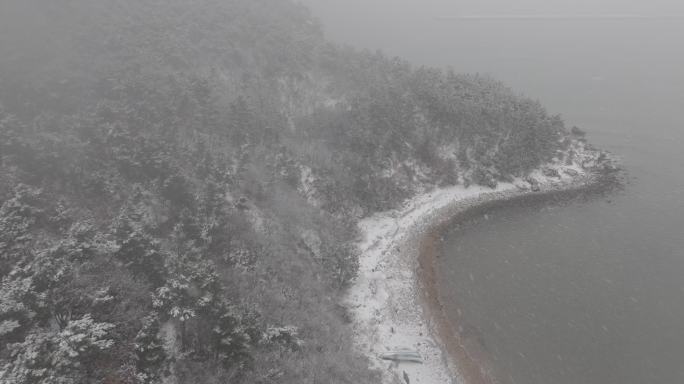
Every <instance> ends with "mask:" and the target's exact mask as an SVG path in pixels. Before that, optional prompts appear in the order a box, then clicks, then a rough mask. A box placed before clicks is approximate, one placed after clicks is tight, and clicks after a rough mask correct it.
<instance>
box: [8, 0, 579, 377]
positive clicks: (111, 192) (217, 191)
mask: <svg viewBox="0 0 684 384" xmlns="http://www.w3.org/2000/svg"><path fill="white" fill-rule="evenodd" d="M576 145H577V142H576V141H575V140H574V139H573V136H572V134H571V133H569V132H568V131H567V130H566V128H565V127H564V124H563V122H562V120H561V119H560V118H559V117H557V116H551V115H549V114H548V113H547V112H546V111H545V110H544V108H542V106H541V105H540V104H539V103H537V102H535V101H532V100H529V99H526V98H523V97H520V96H518V95H516V94H515V93H514V92H512V91H511V90H510V89H508V88H507V87H505V86H503V85H502V84H501V83H499V82H497V81H494V80H492V79H490V78H487V77H482V76H475V75H457V74H454V73H451V72H449V71H442V70H437V69H432V68H414V67H412V66H411V65H409V64H408V63H407V62H405V61H402V60H400V59H392V58H388V57H385V56H383V55H382V54H381V53H371V52H360V51H356V50H353V49H350V48H347V47H341V46H338V45H334V44H331V43H329V42H327V41H326V40H325V37H324V35H323V33H322V28H321V26H320V25H319V24H318V22H317V21H316V20H315V19H313V18H312V16H311V15H310V14H309V13H308V11H307V9H305V8H303V7H302V6H299V5H296V4H294V3H292V2H290V1H286V0H223V1H220V0H192V1H188V0H151V1H138V0H118V1H110V0H51V1H38V0H28V1H27V0H4V1H2V2H1V3H0V205H1V207H0V279H1V283H0V284H1V287H0V383H2V384H36V383H40V384H48V383H50V384H81V383H84V384H85V383H106V384H118V383H126V384H133V383H160V382H165V383H226V382H236V383H241V382H242V383H360V382H372V381H373V380H375V378H376V374H375V373H374V372H372V371H370V370H369V369H368V362H367V361H366V360H365V358H364V357H362V356H360V355H359V354H358V353H357V352H355V349H354V347H353V346H352V341H351V340H352V337H351V330H350V329H349V327H348V322H349V319H348V315H347V313H346V310H345V308H343V307H342V306H341V305H340V304H339V301H340V300H339V299H340V297H341V296H342V295H343V294H344V289H345V287H346V286H347V285H348V284H349V283H350V281H351V279H353V277H354V275H355V273H356V268H357V254H356V252H357V250H356V249H355V247H354V241H355V237H356V222H357V221H358V220H359V219H360V218H361V217H364V216H366V215H368V214H370V213H373V212H377V211H380V210H386V209H390V208H392V207H395V206H397V204H399V203H400V202H402V201H403V200H405V199H406V198H408V197H410V196H413V195H415V194H416V193H419V192H422V191H424V190H426V189H428V188H431V187H434V186H442V185H453V184H459V183H463V184H473V183H474V184H483V185H490V186H494V185H496V183H497V182H498V181H501V180H511V179H512V178H514V177H524V176H525V175H526V174H527V173H528V172H530V171H531V170H534V169H537V168H539V167H540V166H542V165H544V164H546V163H548V162H552V161H555V162H557V163H563V162H565V163H572V162H573V161H574V160H575V159H574V158H573V157H574V149H573V148H575V146H576Z"/></svg>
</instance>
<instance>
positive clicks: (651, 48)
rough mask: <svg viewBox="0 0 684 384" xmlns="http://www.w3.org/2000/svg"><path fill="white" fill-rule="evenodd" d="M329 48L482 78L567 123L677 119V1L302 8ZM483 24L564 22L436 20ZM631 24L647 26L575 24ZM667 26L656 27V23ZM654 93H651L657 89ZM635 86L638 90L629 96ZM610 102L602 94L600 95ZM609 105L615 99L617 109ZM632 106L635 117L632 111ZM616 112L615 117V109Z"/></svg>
mask: <svg viewBox="0 0 684 384" xmlns="http://www.w3.org/2000/svg"><path fill="white" fill-rule="evenodd" d="M305 3H306V4H309V5H310V6H311V7H312V9H313V12H314V15H315V16H317V17H319V18H320V19H321V20H322V22H323V24H324V26H325V30H326V31H327V33H328V36H329V37H330V38H332V39H333V40H337V41H340V42H344V43H348V44H351V45H354V46H358V47H363V48H367V49H371V50H375V49H382V50H383V51H385V52H386V53H388V54H389V55H397V56H401V57H404V58H407V59H409V60H410V61H411V62H413V63H414V64H417V65H431V66H440V67H447V66H448V67H452V68H454V69H455V70H456V71H457V72H472V73H475V72H477V73H487V74H491V75H493V76H494V77H496V78H499V79H501V80H503V81H505V82H506V83H507V84H509V85H511V86H512V87H514V88H515V89H516V90H517V91H520V92H524V93H526V94H528V95H529V96H531V97H534V98H538V99H540V100H542V101H543V103H544V104H545V105H547V106H548V107H549V108H550V109H551V110H552V111H554V112H559V113H562V114H563V115H564V116H566V117H567V118H570V120H574V119H575V118H580V117H589V116H590V115H595V114H596V113H599V112H600V111H599V110H602V109H603V110H605V109H613V110H615V109H618V110H619V113H623V114H624V113H627V114H633V113H634V114H635V115H634V116H631V117H639V116H642V117H643V115H644V112H645V111H644V110H643V109H644V108H655V109H658V110H659V111H660V110H662V109H667V110H668V111H669V112H673V111H675V110H676V109H677V108H678V106H677V104H678V103H677V102H675V100H682V96H683V93H682V91H681V89H682V88H684V87H682V85H684V72H682V69H681V68H683V67H684V49H683V48H682V46H681V38H682V36H684V26H683V25H684V24H683V23H682V19H681V16H684V5H683V4H682V3H681V2H677V1H666V0H660V1H634V0H632V1H607V0H602V1H589V0H584V1H562V0H555V1H530V0H527V1H438V0H428V1H407V0H400V1H392V0H370V1H364V0H351V1H344V2H341V1H334V0H308V1H305ZM487 15H514V16H515V15H551V16H571V17H572V16H576V17H577V19H571V20H554V19H552V20H534V21H530V20H459V19H454V20H438V19H437V18H439V17H459V16H487ZM598 15H607V16H610V15H613V16H618V17H619V16H620V15H627V16H629V15H637V16H646V17H653V18H654V19H653V20H634V19H622V20H621V19H619V18H617V19H612V20H591V19H589V20H582V18H581V17H582V16H598ZM663 16H666V17H671V18H672V19H670V20H662V19H661V20H655V19H657V18H659V17H663ZM656 84H657V86H656ZM634 87H636V88H634ZM606 93H608V94H609V95H608V94H606ZM616 98H619V100H617V99H616ZM636 107H640V108H636ZM614 112H618V111H617V110H615V111H614Z"/></svg>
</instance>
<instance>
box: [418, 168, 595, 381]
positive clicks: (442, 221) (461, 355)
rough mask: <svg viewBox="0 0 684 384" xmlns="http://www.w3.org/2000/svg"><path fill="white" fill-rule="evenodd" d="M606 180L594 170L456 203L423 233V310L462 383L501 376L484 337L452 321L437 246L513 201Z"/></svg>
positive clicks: (546, 197) (560, 197) (566, 196)
mask: <svg viewBox="0 0 684 384" xmlns="http://www.w3.org/2000/svg"><path fill="white" fill-rule="evenodd" d="M603 181H604V180H602V175H601V174H598V173H589V174H586V175H583V176H581V177H578V178H577V179H575V180H572V181H571V182H569V183H562V184H555V183H554V184H542V185H541V188H540V190H539V191H537V192H528V191H515V190H511V191H503V192H498V193H497V192H495V193H492V194H486V195H483V196H480V197H478V198H477V199H475V200H474V201H470V202H466V201H464V202H461V203H460V204H455V206H454V207H453V208H452V210H450V212H449V213H448V214H447V215H446V216H441V217H438V218H436V220H434V221H433V222H432V224H431V225H430V226H428V227H427V228H426V230H425V231H424V232H423V234H422V236H420V238H419V239H418V242H417V244H418V253H417V254H418V264H419V267H418V270H417V278H418V281H419V286H420V291H421V294H422V300H423V301H422V304H423V306H424V313H425V316H426V317H427V318H428V319H429V322H430V323H431V324H432V329H431V331H432V332H433V335H434V337H435V339H436V340H438V342H439V345H440V348H441V349H442V351H443V353H444V355H445V358H446V359H447V364H448V366H449V369H450V370H451V371H452V372H453V373H454V374H455V375H458V376H459V377H460V378H461V380H462V382H463V384H497V383H498V380H497V378H496V375H495V373H494V368H493V366H492V364H491V362H490V360H489V357H488V354H487V352H486V351H485V350H484V349H483V347H482V345H481V343H480V340H478V339H477V338H476V337H472V336H469V335H467V331H466V330H464V329H463V327H462V324H461V323H460V322H459V321H458V319H452V318H450V317H449V316H447V315H446V314H445V312H444V308H443V305H442V303H441V300H440V295H439V289H438V286H437V280H436V279H437V276H436V271H435V264H436V261H437V260H436V259H437V258H438V257H439V256H440V251H441V250H440V249H439V245H438V244H439V243H440V242H441V239H442V237H443V235H444V233H445V232H446V231H448V230H449V229H450V228H452V227H453V226H454V225H457V224H458V223H462V222H465V221H467V220H469V219H472V218H475V217H478V216H481V215H483V214H486V213H488V212H491V210H495V209H497V208H502V207H505V206H509V205H511V204H519V203H528V202H552V203H553V202H556V203H558V202H563V201H567V200H570V199H573V198H575V197H577V196H583V195H586V194H591V193H598V192H599V191H602V190H603V188H604V183H603Z"/></svg>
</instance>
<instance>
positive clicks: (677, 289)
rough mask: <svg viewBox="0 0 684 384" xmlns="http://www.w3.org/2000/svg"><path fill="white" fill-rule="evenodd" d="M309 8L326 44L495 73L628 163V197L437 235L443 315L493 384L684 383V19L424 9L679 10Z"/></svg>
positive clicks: (427, 5)
mask: <svg viewBox="0 0 684 384" xmlns="http://www.w3.org/2000/svg"><path fill="white" fill-rule="evenodd" d="M311 3H312V5H313V8H314V12H315V13H316V14H317V15H319V16H320V17H321V19H322V21H323V24H324V25H326V28H327V30H328V31H329V35H330V37H332V38H333V39H335V40H338V41H342V42H347V43H350V44H352V45H356V46H362V47H367V48H383V49H384V50H385V51H386V52H388V53H390V54H393V55H394V54H396V55H400V56H403V57H406V58H408V59H410V60H411V61H413V62H414V63H417V64H428V65H438V66H447V65H449V66H452V67H453V68H454V69H455V70H456V71H458V72H480V73H488V74H491V75H493V76H494V77H497V78H499V79H501V80H503V81H505V82H506V83H508V84H509V85H511V86H512V87H513V88H514V89H516V90H519V91H521V92H523V93H525V94H527V95H529V96H531V97H534V98H537V99H539V100H541V101H542V103H543V104H545V105H546V106H547V107H548V109H549V110H550V111H552V112H557V113H561V114H562V115H563V117H564V118H565V120H566V121H567V122H568V124H569V125H577V126H580V127H581V128H583V129H585V130H586V131H588V132H589V140H590V141H591V142H593V143H594V144H596V145H597V146H599V147H602V148H606V149H608V150H611V151H612V152H614V153H616V154H618V155H619V156H621V157H622V158H623V162H624V165H625V167H626V168H627V170H628V172H629V175H630V178H631V182H630V183H629V185H628V186H627V188H626V189H625V190H624V191H623V192H620V193H617V194H615V195H613V196H609V197H599V198H593V199H589V200H588V201H587V200H579V201H575V202H569V203H565V204H561V205H557V204H548V203H539V204H523V205H519V206H516V205H514V206H510V207H506V208H500V209H496V210H493V211H491V212H489V213H488V214H487V216H486V217H485V216H484V215H482V216H480V217H479V218H477V219H475V220H473V221H472V222H470V223H469V224H468V225H464V226H460V227H458V228H453V229H452V230H451V231H450V232H449V233H448V234H447V235H446V236H445V238H444V244H443V247H444V252H443V254H442V255H441V257H440V259H439V261H438V264H439V265H438V266H437V267H438V268H437V270H438V271H439V276H438V277H439V286H440V295H441V297H442V300H443V303H444V305H445V309H446V310H447V312H448V313H449V314H450V315H451V316H453V317H458V318H460V319H461V321H462V322H463V323H464V324H466V328H467V332H468V333H469V334H470V335H471V336H472V335H475V336H474V337H476V338H477V339H478V340H479V342H480V343H481V345H482V346H483V348H484V349H485V350H486V351H487V352H488V354H489V356H490V358H491V360H492V362H493V366H494V367H495V370H496V372H497V376H498V377H499V379H500V380H501V382H502V383H504V384H509V383H510V384H513V383H517V384H554V383H555V384H566V383H567V384H613V383H614V384H647V383H648V384H676V383H684V21H682V20H681V19H673V20H662V19H659V20H656V19H653V20H646V19H638V20H637V19H630V20H579V19H568V20H557V19H556V20H550V21H542V20H517V21H515V20H470V21H466V20H449V21H445V20H441V21H438V20H436V19H435V18H434V17H435V16H452V15H457V14H464V13H469V14H474V13H477V12H478V11H479V12H490V13H491V12H493V11H498V12H499V13H501V12H527V13H529V12H533V11H534V10H536V9H537V8H535V6H539V7H542V8H543V9H542V10H541V12H545V13H551V12H556V11H558V9H559V7H560V8H562V11H563V12H573V13H575V14H576V13H587V12H590V11H591V12H596V13H597V14H598V13H600V12H613V13H616V12H617V13H628V12H631V13H641V14H675V13H676V12H677V11H678V9H677V8H681V6H678V5H677V3H675V2H667V1H664V0H663V1H660V2H658V1H653V2H648V3H646V2H636V1H631V2H627V1H625V2H622V3H620V2H616V1H606V2H604V4H603V5H605V7H604V8H601V7H600V6H597V5H595V4H600V3H601V2H600V1H598V2H595V3H591V2H586V1H584V2H569V1H567V2H561V1H550V2H545V3H541V2H536V4H535V1H532V0H530V1H527V2H503V1H498V2H493V3H492V4H490V5H491V6H490V7H489V9H484V8H482V7H483V6H479V7H480V8H482V9H480V8H478V5H476V3H475V2H472V1H470V2H469V1H464V2H446V1H438V0H429V1H425V2H411V1H389V0H364V1H361V0H350V1H346V2H344V5H342V3H343V2H332V1H324V0H318V1H316V0H311ZM481 3H482V4H483V3H484V2H481ZM494 3H496V4H494ZM421 4H422V5H421ZM507 4H508V5H507ZM511 4H518V5H520V4H522V5H521V6H520V7H518V8H516V9H513V7H511V6H510V5H511ZM525 4H526V6H523V5H525ZM542 4H545V5H543V6H542ZM592 4H594V5H592ZM468 7H470V8H468ZM506 7H509V8H510V9H509V8H506ZM544 7H545V8H544ZM554 7H555V8H554ZM582 7H585V8H582ZM679 10H681V9H679ZM459 314H460V315H459Z"/></svg>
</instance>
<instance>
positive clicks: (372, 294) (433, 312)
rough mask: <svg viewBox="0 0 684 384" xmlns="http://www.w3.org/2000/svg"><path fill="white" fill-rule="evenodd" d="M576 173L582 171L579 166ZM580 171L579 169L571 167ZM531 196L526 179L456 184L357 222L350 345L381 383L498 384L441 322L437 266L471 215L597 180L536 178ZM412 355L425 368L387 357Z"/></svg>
mask: <svg viewBox="0 0 684 384" xmlns="http://www.w3.org/2000/svg"><path fill="white" fill-rule="evenodd" d="M578 168H579V167H578ZM576 169H577V168H576ZM535 178H536V180H538V181H540V183H539V184H538V186H539V187H540V188H539V190H538V191H537V192H531V191H530V189H529V186H530V185H529V184H528V183H526V182H525V181H523V180H516V181H514V182H513V183H502V184H500V185H499V186H498V187H497V188H496V189H494V190H492V189H490V188H485V187H479V186H473V187H470V188H464V187H462V186H455V187H449V188H442V189H437V190H434V191H432V192H428V193H424V194H421V195H418V196H416V197H415V198H413V199H411V200H410V201H408V202H407V203H406V204H405V205H404V206H403V207H402V208H400V209H397V210H393V211H389V212H383V213H379V214H376V215H374V216H372V217H370V218H366V219H364V220H362V221H361V222H360V223H359V229H360V232H361V234H362V235H363V236H362V238H361V239H360V240H359V243H358V247H359V250H360V251H361V255H360V257H359V273H358V277H357V278H356V280H355V282H354V284H353V285H352V286H351V287H350V289H349V291H348V294H347V297H346V300H345V304H346V307H347V308H348V309H349V311H350V312H351V315H352V327H353V330H354V337H355V343H356V345H357V347H358V348H359V350H360V351H361V352H362V353H364V354H366V356H368V357H369V359H370V361H371V364H372V366H374V367H375V368H377V369H378V370H379V371H380V372H381V374H382V383H387V384H389V383H392V384H394V383H404V382H405V379H406V378H407V377H408V378H409V379H410V382H420V383H422V384H443V383H449V384H490V383H496V381H495V379H494V377H493V375H492V374H491V372H490V369H489V366H488V364H487V359H486V354H484V353H482V351H478V350H477V348H475V347H476V346H477V345H476V343H472V342H471V341H470V340H468V339H467V338H462V337H460V334H459V332H454V330H457V329H458V328H457V326H458V324H454V323H453V322H452V321H451V320H450V319H448V318H447V317H446V316H444V313H443V311H442V308H441V303H440V301H439V295H438V291H437V286H436V281H435V272H434V260H435V257H436V250H437V248H436V245H437V244H438V243H437V241H438V240H439V239H440V237H441V234H442V233H443V231H444V229H445V228H446V227H447V226H449V225H451V224H453V223H454V222H455V221H457V220H463V219H464V218H465V217H467V216H468V215H469V214H474V213H476V212H477V211H478V210H481V209H487V207H490V208H491V207H492V206H495V205H497V204H510V203H511V202H512V201H516V199H520V198H523V199H524V198H529V197H532V198H540V197H544V198H550V197H552V196H561V195H563V194H565V193H573V191H587V190H589V189H591V188H592V187H593V186H597V185H599V184H601V183H600V181H601V178H602V176H600V174H598V173H593V172H583V171H582V170H581V168H579V173H578V174H577V176H574V177H571V176H567V175H564V176H563V177H561V178H560V179H558V178H553V177H544V176H543V175H541V174H540V173H537V174H536V175H535ZM402 349H410V350H413V351H417V352H418V353H419V354H420V355H421V356H422V358H423V362H422V364H416V363H411V362H391V361H387V360H383V359H382V357H383V356H382V355H383V354H384V353H391V352H394V351H399V350H402Z"/></svg>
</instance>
